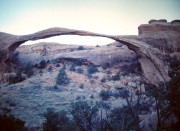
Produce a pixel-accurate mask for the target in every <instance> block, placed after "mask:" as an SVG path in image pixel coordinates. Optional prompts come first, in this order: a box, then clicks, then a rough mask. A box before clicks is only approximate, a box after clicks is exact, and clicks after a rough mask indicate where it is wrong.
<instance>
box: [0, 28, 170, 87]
mask: <svg viewBox="0 0 180 131" xmlns="http://www.w3.org/2000/svg"><path fill="white" fill-rule="evenodd" d="M60 35H80V36H98V37H106V38H110V39H113V40H115V41H118V42H121V43H122V44H124V45H126V46H127V47H128V48H129V49H130V50H133V51H134V52H135V53H136V54H137V55H138V57H139V59H138V60H139V62H140V64H141V68H142V71H143V73H144V76H145V78H146V79H147V80H148V81H149V82H150V83H152V84H157V83H158V82H160V81H164V82H166V81H168V80H169V77H168V75H167V72H166V70H165V68H164V63H163V62H162V61H161V60H160V59H159V58H158V57H157V56H156V55H154V51H155V50H153V49H152V47H151V46H150V45H148V44H146V43H145V42H142V41H138V40H135V39H132V38H126V37H123V36H112V35H104V34H98V33H93V32H88V31H81V30H73V29H66V28H58V27H55V28H49V29H46V30H42V31H39V32H36V33H33V34H29V35H21V36H17V35H12V34H7V33H3V32H0V51H1V63H0V64H1V69H0V72H1V74H3V73H5V71H6V70H5V68H6V61H7V60H8V59H12V53H13V51H15V50H16V49H17V48H18V47H19V46H20V45H21V44H23V43H24V42H26V41H29V40H32V41H33V40H38V39H44V38H49V37H53V36H60ZM152 69H153V71H152ZM1 76H2V75H1ZM0 79H2V77H1V78H0Z"/></svg>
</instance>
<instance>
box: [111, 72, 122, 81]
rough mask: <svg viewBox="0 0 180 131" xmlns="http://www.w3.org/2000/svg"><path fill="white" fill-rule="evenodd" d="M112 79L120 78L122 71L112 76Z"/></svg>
mask: <svg viewBox="0 0 180 131" xmlns="http://www.w3.org/2000/svg"><path fill="white" fill-rule="evenodd" d="M112 80H114V81H117V80H120V73H119V72H118V73H116V75H114V76H112Z"/></svg>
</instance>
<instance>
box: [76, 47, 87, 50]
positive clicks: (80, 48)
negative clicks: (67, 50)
mask: <svg viewBox="0 0 180 131" xmlns="http://www.w3.org/2000/svg"><path fill="white" fill-rule="evenodd" d="M77 49H78V50H84V49H85V48H84V47H83V46H79V47H78V48H77Z"/></svg>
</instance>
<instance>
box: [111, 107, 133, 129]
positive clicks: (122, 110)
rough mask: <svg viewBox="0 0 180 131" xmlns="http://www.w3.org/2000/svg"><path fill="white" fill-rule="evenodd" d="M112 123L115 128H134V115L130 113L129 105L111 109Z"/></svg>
mask: <svg viewBox="0 0 180 131" xmlns="http://www.w3.org/2000/svg"><path fill="white" fill-rule="evenodd" d="M110 117H111V119H110V125H111V126H112V127H113V130H115V131H119V130H122V129H123V130H133V129H134V125H132V123H133V118H132V115H131V114H130V113H129V108H128V107H126V106H125V107H119V108H115V109H113V110H112V111H111V114H110Z"/></svg>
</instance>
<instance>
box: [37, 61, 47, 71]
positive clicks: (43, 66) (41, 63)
mask: <svg viewBox="0 0 180 131" xmlns="http://www.w3.org/2000/svg"><path fill="white" fill-rule="evenodd" d="M38 67H39V69H44V68H45V67H46V61H45V60H42V61H41V62H40V63H39V66H38Z"/></svg>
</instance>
